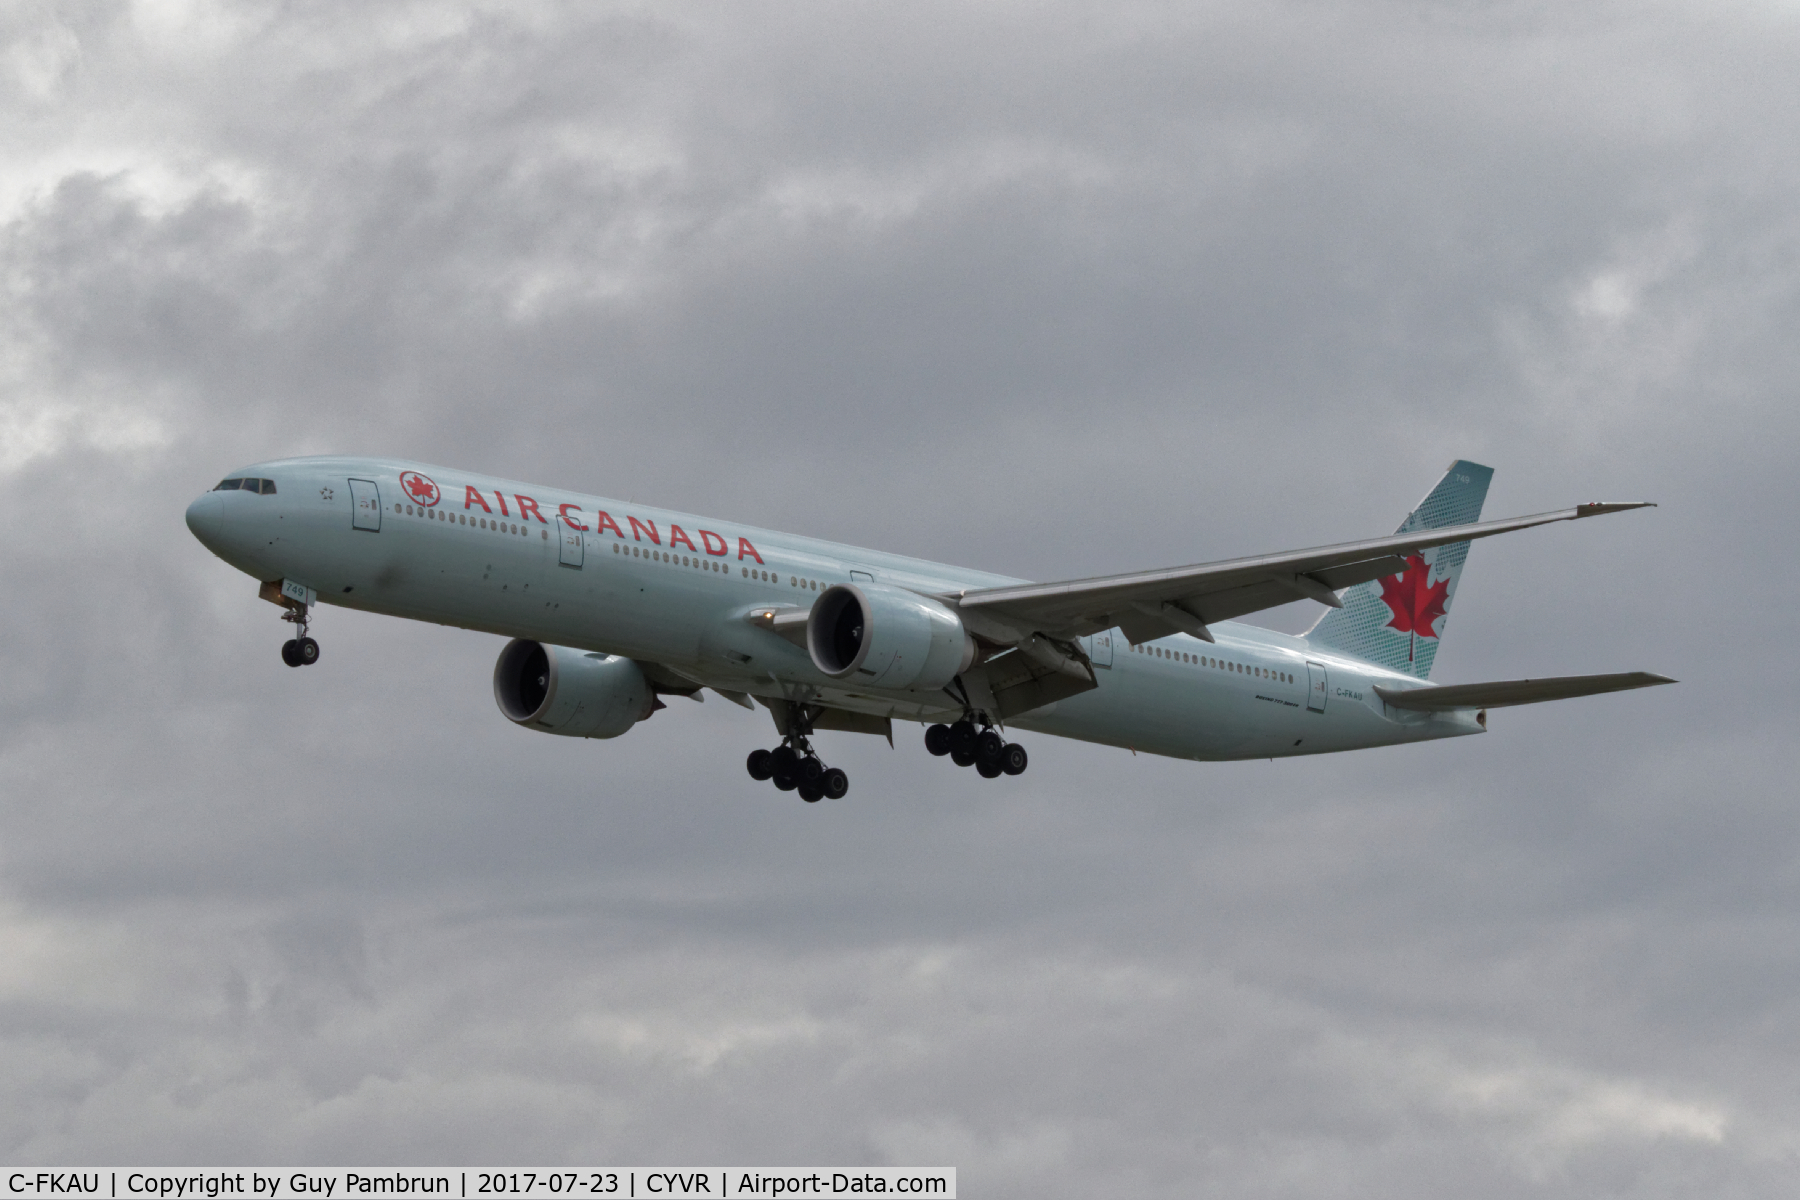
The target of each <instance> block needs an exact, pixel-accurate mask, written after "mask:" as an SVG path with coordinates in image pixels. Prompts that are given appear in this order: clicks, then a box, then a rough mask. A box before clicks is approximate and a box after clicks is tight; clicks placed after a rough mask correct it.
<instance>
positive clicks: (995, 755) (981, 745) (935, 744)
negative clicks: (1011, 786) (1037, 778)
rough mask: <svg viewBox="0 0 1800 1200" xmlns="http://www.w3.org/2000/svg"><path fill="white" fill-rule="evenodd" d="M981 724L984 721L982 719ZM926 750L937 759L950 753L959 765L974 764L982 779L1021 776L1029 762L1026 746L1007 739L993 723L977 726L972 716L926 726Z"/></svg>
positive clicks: (952, 760)
mask: <svg viewBox="0 0 1800 1200" xmlns="http://www.w3.org/2000/svg"><path fill="white" fill-rule="evenodd" d="M983 723H984V724H986V722H985V719H984V721H983ZM925 749H927V750H929V751H931V753H932V754H933V755H934V756H936V757H938V758H943V757H944V756H945V755H949V757H950V761H951V762H953V763H955V764H956V765H957V766H959V767H974V768H975V770H976V771H977V772H979V773H980V775H981V777H982V778H984V779H998V778H999V777H1000V776H1002V775H1023V774H1024V773H1025V768H1026V766H1027V765H1028V764H1029V763H1030V761H1031V756H1030V755H1028V754H1026V753H1025V747H1023V746H1021V745H1019V744H1018V743H1016V742H1009V741H1007V740H1006V739H1005V738H1003V737H1001V736H1000V734H999V732H998V731H997V730H996V729H994V727H993V726H992V725H987V728H985V729H980V730H978V729H976V727H975V718H974V716H973V715H970V716H965V717H964V718H963V719H962V720H960V721H958V722H956V723H955V724H954V725H933V726H932V727H931V728H929V729H927V730H926V731H925Z"/></svg>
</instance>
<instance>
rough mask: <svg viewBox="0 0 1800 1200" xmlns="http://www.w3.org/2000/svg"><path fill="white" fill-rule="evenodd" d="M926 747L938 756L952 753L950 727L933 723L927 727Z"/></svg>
mask: <svg viewBox="0 0 1800 1200" xmlns="http://www.w3.org/2000/svg"><path fill="white" fill-rule="evenodd" d="M925 749H927V750H929V751H931V753H932V755H933V756H935V757H937V758H942V757H944V755H946V754H948V753H950V727H949V726H948V725H933V726H932V727H931V728H930V729H927V730H926V731H925Z"/></svg>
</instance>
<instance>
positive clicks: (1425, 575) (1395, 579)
mask: <svg viewBox="0 0 1800 1200" xmlns="http://www.w3.org/2000/svg"><path fill="white" fill-rule="evenodd" d="M1430 578H1431V568H1430V567H1428V566H1426V565H1425V559H1424V556H1422V555H1418V554H1414V555H1411V556H1410V557H1408V558H1407V560H1406V570H1405V571H1403V572H1401V573H1400V574H1398V575H1389V576H1388V577H1387V578H1386V579H1383V580H1382V581H1381V602H1382V603H1383V604H1385V605H1387V606H1388V607H1389V608H1390V609H1392V610H1393V613H1394V619H1393V620H1391V621H1389V622H1388V623H1387V627H1388V628H1389V629H1397V630H1399V631H1400V632H1401V633H1410V634H1412V635H1413V636H1414V637H1428V638H1434V637H1436V636H1437V631H1436V630H1435V629H1433V628H1432V626H1433V625H1436V624H1437V619H1438V618H1439V617H1441V616H1443V615H1444V606H1445V605H1446V604H1448V603H1449V600H1450V581H1449V580H1448V579H1440V580H1438V581H1437V582H1436V583H1427V582H1426V581H1427V580H1428V579H1430ZM1406 661H1408V662H1411V661H1412V646H1411V643H1410V642H1409V643H1408V645H1407V650H1406Z"/></svg>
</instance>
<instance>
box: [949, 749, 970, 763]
mask: <svg viewBox="0 0 1800 1200" xmlns="http://www.w3.org/2000/svg"><path fill="white" fill-rule="evenodd" d="M950 761H951V762H953V763H955V764H956V765H957V766H959V767H972V766H974V765H975V752H974V751H972V750H970V751H963V750H952V751H951V752H950Z"/></svg>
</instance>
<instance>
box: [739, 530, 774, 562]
mask: <svg viewBox="0 0 1800 1200" xmlns="http://www.w3.org/2000/svg"><path fill="white" fill-rule="evenodd" d="M746 554H748V555H749V556H750V557H751V558H754V559H755V560H756V561H757V562H762V555H760V554H758V553H757V552H756V547H755V546H752V545H751V544H750V539H749V538H747V537H741V538H739V539H738V561H739V562H743V561H744V555H746ZM763 565H764V566H765V567H766V566H768V565H769V564H767V563H763Z"/></svg>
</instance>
